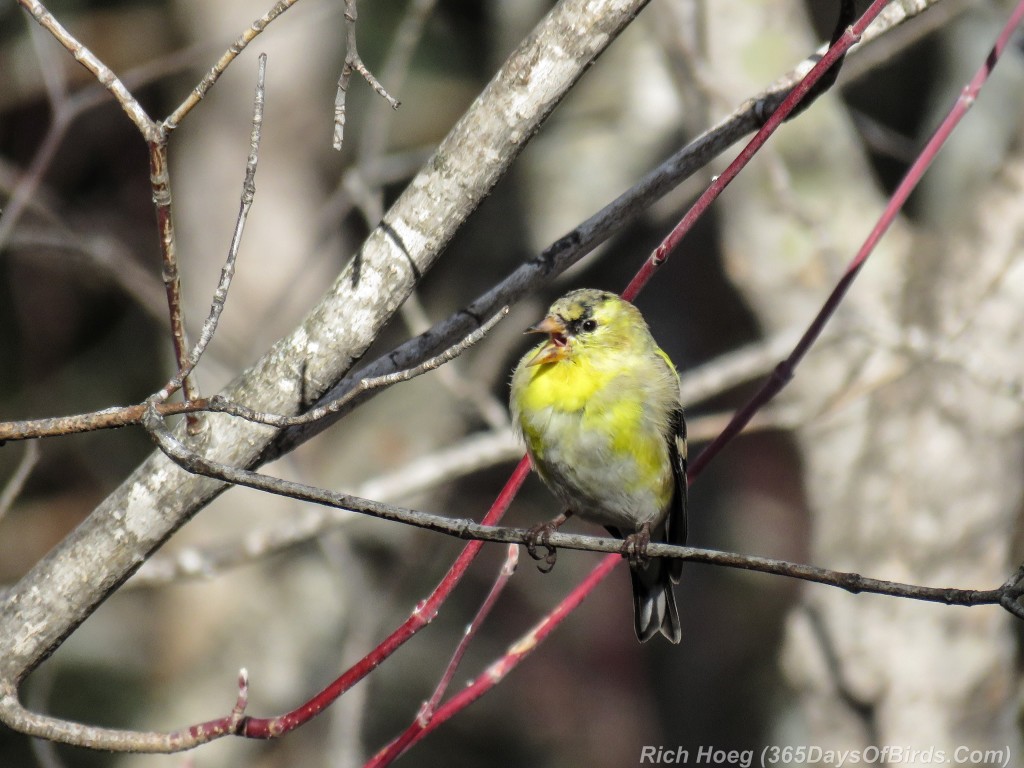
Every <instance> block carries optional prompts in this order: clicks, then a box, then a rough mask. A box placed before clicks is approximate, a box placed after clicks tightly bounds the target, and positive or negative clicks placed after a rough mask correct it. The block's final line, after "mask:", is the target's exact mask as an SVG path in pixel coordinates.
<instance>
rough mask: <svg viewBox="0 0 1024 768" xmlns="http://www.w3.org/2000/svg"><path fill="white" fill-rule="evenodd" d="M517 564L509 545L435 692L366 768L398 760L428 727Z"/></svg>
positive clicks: (516, 548)
mask: <svg viewBox="0 0 1024 768" xmlns="http://www.w3.org/2000/svg"><path fill="white" fill-rule="evenodd" d="M518 563H519V546H518V545H516V544H509V547H508V555H507V556H506V557H505V562H504V563H503V564H502V566H501V571H500V572H499V573H498V578H497V580H495V582H494V585H493V586H492V587H491V591H490V592H489V593H488V595H487V598H486V599H485V600H484V602H483V604H482V605H481V606H480V610H479V611H477V614H476V616H474V617H473V621H472V622H471V623H470V624H469V626H468V627H466V632H465V634H464V635H463V636H462V639H461V640H460V641H459V644H458V646H457V647H456V649H455V653H453V654H452V658H451V661H449V662H448V666H447V667H446V668H445V670H444V674H443V675H441V681H440V682H439V683H438V684H437V688H435V689H434V694H433V695H432V696H431V697H430V700H429V701H426V702H424V704H423V706H422V707H420V711H419V712H418V713H417V714H416V718H415V719H414V720H413V721H412V723H411V724H410V725H409V727H408V728H406V729H405V731H403V732H402V734H401V735H400V736H399V737H398V738H397V739H395V740H394V741H392V742H391V743H390V744H388V745H387V746H386V747H384V748H383V749H382V750H380V751H379V752H378V753H377V754H376V755H374V756H373V758H371V759H370V761H369V762H367V763H366V768H377V767H378V766H384V765H390V764H391V762H392V761H393V760H395V759H396V758H397V757H399V756H400V755H401V754H402V753H404V752H405V750H407V749H408V748H409V747H410V746H411V745H412V744H413V743H415V741H416V740H417V739H418V737H419V735H420V734H421V733H422V732H423V730H424V729H425V728H427V727H428V726H429V725H430V723H431V721H432V720H433V719H434V716H435V714H436V712H437V708H438V705H439V704H440V703H441V699H442V698H443V697H444V694H445V691H447V690H448V686H449V684H450V683H451V681H452V678H453V677H454V676H455V670H457V669H458V667H459V664H460V663H461V661H462V657H463V656H464V655H465V653H466V649H467V648H469V643H470V641H471V640H472V639H473V638H474V637H475V636H476V632H477V630H478V629H479V628H480V625H481V624H482V623H483V621H484V619H486V618H487V614H489V613H490V612H491V609H492V608H493V607H494V603H495V602H496V601H497V599H498V596H499V595H500V594H501V593H502V591H504V589H505V587H506V585H507V584H508V580H509V579H510V578H511V577H512V574H513V573H515V570H516V565H517V564H518Z"/></svg>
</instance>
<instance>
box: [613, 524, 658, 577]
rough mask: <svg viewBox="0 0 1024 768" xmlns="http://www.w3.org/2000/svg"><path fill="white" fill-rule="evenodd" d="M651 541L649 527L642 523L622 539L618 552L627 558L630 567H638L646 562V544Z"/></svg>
mask: <svg viewBox="0 0 1024 768" xmlns="http://www.w3.org/2000/svg"><path fill="white" fill-rule="evenodd" d="M650 543H651V527H650V525H648V524H647V523H644V525H643V527H642V528H640V530H639V531H637V532H636V533H631V534H629V536H627V537H626V538H625V539H623V540H622V547H621V548H620V550H619V551H620V552H622V556H623V557H625V558H626V559H627V560H629V567H630V568H638V567H642V566H644V565H646V564H647V560H648V557H647V545H648V544H650Z"/></svg>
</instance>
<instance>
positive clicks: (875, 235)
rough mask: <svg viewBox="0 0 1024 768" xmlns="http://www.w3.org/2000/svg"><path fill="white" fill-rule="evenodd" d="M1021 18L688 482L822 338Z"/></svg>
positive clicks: (1017, 16)
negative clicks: (810, 318) (794, 342)
mask: <svg viewBox="0 0 1024 768" xmlns="http://www.w3.org/2000/svg"><path fill="white" fill-rule="evenodd" d="M1022 19H1024V0H1021V2H1018V4H1017V7H1016V8H1015V9H1014V10H1013V13H1011V14H1010V18H1009V19H1008V20H1007V22H1006V25H1005V26H1004V27H1003V29H1002V31H1001V32H1000V33H999V37H998V38H996V42H995V45H993V47H992V50H991V51H990V52H989V55H988V56H987V57H986V58H985V61H984V63H983V64H982V65H981V66H980V67H979V68H978V71H977V72H975V74H974V77H972V78H971V81H970V83H968V84H967V86H966V87H965V88H964V89H963V91H961V93H960V96H959V97H958V98H957V100H956V102H955V103H954V104H953V107H952V109H950V111H949V114H947V115H946V117H945V119H944V120H943V121H942V123H940V125H939V127H938V128H937V129H936V130H935V133H933V134H932V136H931V138H930V139H929V140H928V143H927V144H925V146H924V149H922V150H921V153H920V154H919V155H918V156H917V159H916V160H914V163H913V164H912V165H911V166H910V168H909V169H908V170H907V173H906V175H904V177H903V179H902V181H900V183H899V186H897V187H896V191H894V192H893V193H892V196H891V197H890V198H889V202H888V203H887V204H886V206H885V210H884V211H882V215H881V216H880V217H879V219H878V221H877V222H876V223H875V226H874V227H873V228H872V230H871V232H870V233H869V234H868V236H867V239H866V240H865V241H864V244H863V245H861V247H860V250H858V251H857V254H856V255H855V256H854V257H853V259H852V260H851V261H850V263H849V264H848V265H847V267H846V271H845V272H844V273H843V276H842V277H841V278H840V279H839V282H838V283H836V287H835V288H833V289H832V293H831V294H829V297H828V299H827V300H826V301H825V303H824V304H823V305H822V307H821V309H820V310H819V312H818V314H817V316H815V318H814V320H813V321H812V322H811V324H810V325H809V326H808V328H807V330H806V331H805V332H804V335H803V336H801V337H800V341H799V342H797V345H796V346H795V347H794V348H793V351H792V352H790V354H789V357H787V358H786V359H785V360H783V361H782V362H781V363H779V364H778V365H777V366H776V367H775V370H774V371H773V372H772V375H771V376H770V377H769V378H768V380H767V381H766V382H765V383H764V384H763V385H762V386H761V389H759V390H758V391H757V393H756V394H755V395H754V396H753V397H752V398H751V399H750V400H749V401H748V402H747V404H746V405H745V406H743V408H741V409H740V410H739V411H738V412H737V413H736V415H735V416H733V417H732V420H730V422H729V423H728V424H727V425H726V426H725V429H723V430H722V432H721V433H720V434H719V435H718V436H717V437H716V438H715V439H714V440H713V441H712V442H711V443H709V444H708V445H707V447H705V448H704V450H703V451H701V452H700V453H699V454H698V455H697V457H696V458H695V459H694V460H693V462H692V463H691V464H690V471H689V477H690V479H691V480H692V479H693V478H695V477H696V476H697V475H699V474H700V473H701V471H703V469H704V467H706V466H707V465H708V463H709V462H710V461H711V460H712V459H713V458H714V457H715V456H717V455H718V453H719V452H720V451H721V450H722V448H724V447H725V446H726V445H727V444H728V443H729V441H731V440H732V439H733V438H734V437H736V435H738V434H739V433H740V432H741V431H742V430H743V428H744V427H746V426H747V424H748V423H749V422H750V420H751V419H752V418H753V417H754V414H755V413H757V412H758V411H759V410H760V409H761V408H763V407H764V406H765V404H767V403H768V401H770V400H771V399H772V398H773V397H775V395H777V394H778V393H779V392H780V391H781V390H782V389H783V387H785V386H786V384H788V383H789V381H790V379H792V378H793V374H794V371H795V369H796V367H797V366H798V365H799V364H800V361H801V360H803V357H804V355H806V354H807V351H808V350H809V349H810V348H811V346H812V345H813V344H814V342H815V341H817V340H818V337H819V336H821V332H822V331H823V330H824V329H825V325H826V324H827V323H828V321H829V320H830V319H831V318H832V315H833V314H835V311H836V309H838V308H839V305H840V304H841V303H842V301H843V298H844V297H845V296H846V293H847V291H849V290H850V286H851V285H853V281H854V280H855V279H856V277H857V275H858V273H859V272H860V270H861V268H862V267H863V266H864V264H865V263H866V262H867V260H868V257H869V256H870V255H871V254H872V252H873V251H874V250H875V246H876V245H878V241H879V240H881V239H882V235H884V234H885V233H886V231H887V230H888V229H889V227H890V226H891V225H892V222H893V220H894V219H895V218H896V215H897V214H898V213H899V212H900V210H901V209H902V208H903V205H904V204H905V203H906V202H907V198H908V197H910V193H911V192H913V191H914V188H915V187H916V186H917V185H918V183H919V182H920V181H921V177H922V176H924V173H925V171H926V170H928V166H930V165H931V164H932V161H933V160H934V159H935V156H936V155H937V154H938V152H939V150H940V149H941V148H942V146H943V144H945V143H946V140H947V139H949V136H950V134H951V133H952V132H953V129H954V128H956V126H957V124H958V123H959V122H960V121H961V120H962V119H963V117H964V115H966V114H967V111H968V110H969V109H970V108H971V106H972V105H973V104H974V100H975V98H977V95H978V92H979V91H980V90H981V87H982V85H984V83H985V81H986V80H987V79H988V76H989V75H990V74H991V72H992V68H993V67H995V65H996V62H997V61H998V60H999V57H1000V56H1001V55H1002V52H1003V50H1004V49H1005V48H1006V46H1007V44H1008V43H1009V41H1010V37H1011V36H1012V35H1013V32H1014V30H1015V29H1016V28H1017V26H1019V25H1020V23H1021V20H1022Z"/></svg>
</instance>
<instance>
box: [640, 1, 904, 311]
mask: <svg viewBox="0 0 1024 768" xmlns="http://www.w3.org/2000/svg"><path fill="white" fill-rule="evenodd" d="M889 2H891V0H875V1H874V2H873V3H872V4H871V5H870V7H868V9H867V10H866V11H864V13H863V15H862V16H861V17H860V18H859V19H857V21H856V23H854V24H853V26H851V27H850V28H849V29H847V30H846V32H844V33H843V34H842V35H841V36H840V37H839V38H838V39H837V40H836V41H835V42H834V43H833V44H832V45H830V46H829V49H828V50H827V51H826V52H825V55H824V56H822V57H821V59H819V60H818V63H817V64H815V65H814V66H813V67H812V68H811V71H810V72H808V73H807V74H806V75H805V76H804V78H803V79H802V80H801V81H800V82H799V83H797V84H796V86H794V88H793V90H791V91H790V92H789V94H788V95H787V96H786V98H785V99H784V100H783V102H782V103H781V104H780V105H779V106H778V108H777V109H776V110H775V111H774V112H772V114H771V116H770V117H769V118H768V120H767V121H765V124H764V125H762V126H761V129H760V130H759V131H758V132H757V133H755V134H754V138H752V139H751V140H750V141H749V142H748V143H747V145H746V146H745V147H744V148H743V150H742V151H741V152H740V153H739V155H737V157H736V159H735V160H733V161H732V162H731V163H729V166H728V167H727V168H726V169H725V171H724V172H723V173H722V174H721V175H720V176H716V177H715V178H714V179H713V180H712V181H711V185H710V186H709V187H708V188H707V189H706V190H704V194H702V195H701V196H700V197H699V198H697V202H695V203H694V204H693V205H692V206H691V207H690V210H688V211H687V212H686V214H685V215H684V216H683V218H682V219H681V220H680V221H679V223H678V224H676V226H675V228H674V229H673V230H672V231H671V232H669V234H668V237H666V238H665V239H664V240H662V241H661V243H660V244H659V245H658V247H657V248H655V249H654V252H653V253H652V254H651V255H650V257H649V258H648V259H647V261H645V262H644V264H643V266H642V267H640V270H639V271H638V272H637V273H636V275H635V276H634V277H633V279H632V280H631V281H630V283H629V285H627V286H626V290H624V291H623V292H622V298H624V299H626V300H627V301H632V300H633V299H634V298H636V296H637V294H639V293H640V291H642V290H643V289H644V286H646V285H647V283H648V281H650V279H651V277H652V276H653V275H654V273H655V272H656V271H657V269H658V267H660V266H661V265H662V264H664V263H665V262H666V261H667V260H668V257H669V256H671V255H672V252H673V251H674V250H675V248H676V246H677V245H679V243H680V242H681V241H682V239H683V238H684V237H685V236H686V235H687V234H688V233H689V231H690V230H691V229H693V225H694V224H696V223H697V220H698V219H699V218H700V217H701V216H703V215H704V214H705V213H706V212H707V209H708V208H710V207H711V204H712V203H713V202H714V201H715V200H716V199H717V198H718V196H719V195H720V194H722V191H723V190H724V189H725V188H726V187H727V186H728V185H729V183H730V182H731V181H732V180H733V179H735V178H736V176H737V175H738V174H739V172H740V171H742V170H743V168H744V167H745V166H746V165H747V163H749V162H750V160H751V158H753V156H754V155H755V154H757V151H758V150H759V149H761V147H762V146H764V143H765V142H766V141H768V137H769V136H771V135H772V134H773V133H775V129H776V128H778V127H779V126H780V125H782V122H783V121H784V120H785V119H786V118H787V117H789V115H790V113H791V112H792V111H793V110H794V109H796V107H797V106H798V105H799V104H800V102H801V101H803V100H804V98H805V97H806V96H807V94H808V92H809V91H810V90H811V88H813V87H814V85H815V83H817V82H818V81H819V80H821V78H822V77H824V76H825V73H826V72H828V70H829V69H830V68H831V67H832V65H833V64H835V63H836V62H837V61H838V60H839V58H840V57H841V56H842V55H843V54H845V53H846V52H847V51H848V50H849V49H850V48H851V47H852V46H853V45H854V44H855V43H857V41H859V40H860V37H861V35H862V34H864V30H865V29H867V27H868V24H870V23H871V22H872V21H874V19H875V17H876V16H878V14H880V13H881V12H882V9H883V8H884V7H885V6H886V5H888V4H889Z"/></svg>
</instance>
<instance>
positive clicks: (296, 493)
mask: <svg viewBox="0 0 1024 768" xmlns="http://www.w3.org/2000/svg"><path fill="white" fill-rule="evenodd" d="M143 424H144V426H145V427H146V429H147V431H149V433H150V435H151V436H152V437H153V440H154V441H155V442H156V444H157V446H158V447H159V448H160V450H162V451H163V452H164V453H165V454H166V455H167V456H168V457H169V458H170V459H171V460H172V461H174V462H175V463H176V464H177V465H178V466H180V467H181V468H182V469H184V470H186V471H188V472H192V473H194V474H200V475H204V476H206V477H210V478H213V479H216V480H223V481H224V482H227V483H232V484H234V485H243V486H245V487H247V488H254V489H256V490H261V491H266V492H268V493H274V494H277V495H279V496H285V497H287V498H290V499H296V500H299V501H308V502H312V503H314V504H322V505H324V506H328V507H335V508H337V509H348V510H351V511H353V512H360V513H362V514H367V515H372V516H373V517H377V518H380V519H382V520H391V521H394V522H399V523H406V524H407V525H413V526H416V527H417V528H425V529H427V530H430V531H435V532H438V533H444V534H447V535H449V536H454V537H456V538H460V539H471V540H478V541H492V542H502V543H505V544H525V543H526V540H527V536H528V535H529V531H527V530H522V529H516V528H502V527H497V526H490V525H481V524H479V523H475V522H473V521H471V520H463V519H458V518H450V517H445V516H443V515H436V514H431V513H429V512H421V511H418V510H414V509H409V508H407V507H399V506H394V505H391V504H384V503H383V502H379V501H374V500H372V499H362V498H358V497H355V496H350V495H349V494H345V493H339V492H336V491H329V490H326V489H323V488H317V487H315V486H311V485H305V484H303V483H297V482H294V481H291V480H283V479H280V478H275V477H271V476H269V475H264V474H261V473H259V472H253V471H251V470H247V469H239V468H237V467H230V466H227V465H226V464H222V463H220V462H216V461H211V460H209V459H206V458H204V457H202V456H200V455H199V454H197V453H195V452H193V451H190V450H189V449H188V448H186V447H185V446H184V445H183V444H182V443H181V442H180V441H179V440H178V439H177V438H175V437H174V436H173V435H172V434H171V433H170V431H169V430H168V429H167V427H166V426H165V425H164V423H163V420H162V419H161V418H160V415H159V414H158V413H157V411H156V409H155V408H150V409H149V410H148V411H147V413H146V415H145V417H144V418H143ZM550 544H551V546H553V547H557V548H564V549H577V550H585V551H587V552H609V553H611V552H614V553H619V552H621V550H622V542H621V541H620V540H618V539H613V538H603V537H597V536H581V535H577V534H567V533H553V534H551V538H550ZM647 552H648V554H649V555H650V556H651V557H674V558H679V559H681V560H691V561H693V562H698V563H709V564H714V565H721V566H725V567H727V568H740V569H743V570H748V571H758V572H760V573H771V574H776V575H779V576H788V577H790V578H794V579H802V580H804V581H813V582H817V583H819V584H826V585H829V586H833V587H838V588H840V589H845V590H846V591H847V592H852V593H854V594H857V593H861V592H870V593H873V594H879V595H890V596H893V597H906V598H910V599H914V600H926V601H931V602H938V603H945V604H946V605H986V604H993V603H998V602H999V601H1000V599H1001V597H1002V596H1003V595H1004V594H1007V593H1008V592H1009V588H1007V587H1006V586H1005V585H1003V586H1002V587H1000V588H998V589H990V590H976V589H959V588H947V587H922V586H917V585H914V584H903V583H900V582H893V581H885V580H882V579H873V578H869V577H866V576H861V575H860V574H859V573H849V572H844V571H835V570H831V569H828V568H818V567H816V566H812V565H802V564H800V563H791V562H788V561H786V560H777V559H775V558H770V557H759V556H757V555H741V554H736V553H732V552H720V551H718V550H713V549H700V548H697V547H680V546H675V545H670V544H662V543H654V542H652V543H651V544H650V546H649V547H648V549H647Z"/></svg>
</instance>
